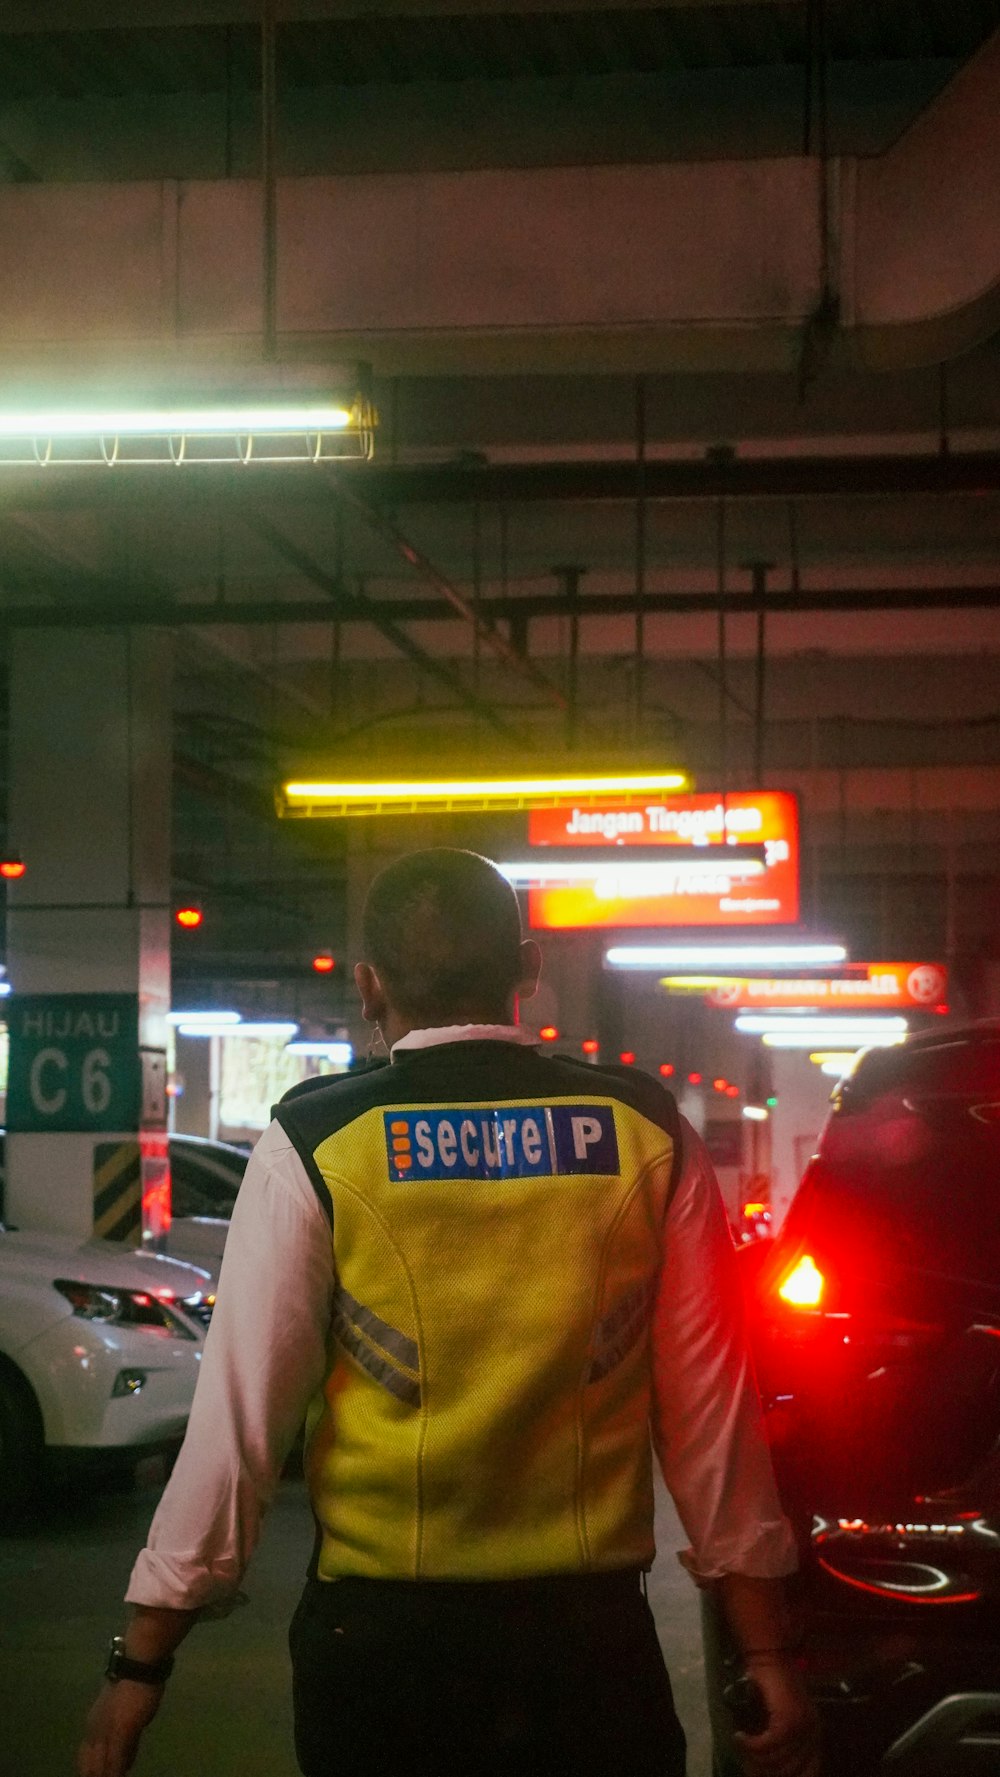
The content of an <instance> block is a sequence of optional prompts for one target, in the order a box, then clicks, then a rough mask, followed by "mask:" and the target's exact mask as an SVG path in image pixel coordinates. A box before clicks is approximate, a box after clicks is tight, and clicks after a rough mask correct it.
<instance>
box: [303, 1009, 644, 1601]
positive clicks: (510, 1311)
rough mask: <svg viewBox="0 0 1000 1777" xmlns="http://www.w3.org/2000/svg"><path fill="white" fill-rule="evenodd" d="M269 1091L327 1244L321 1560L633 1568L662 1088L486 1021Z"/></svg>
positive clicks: (315, 1462)
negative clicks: (482, 1035)
mask: <svg viewBox="0 0 1000 1777" xmlns="http://www.w3.org/2000/svg"><path fill="white" fill-rule="evenodd" d="M625 1074H626V1070H622V1075H623V1076H625ZM277 1114H278V1117H279V1120H280V1121H281V1123H282V1125H283V1127H284V1128H285V1129H286V1131H287V1133H288V1134H289V1135H290V1137H291V1139H292V1140H293V1141H294V1143H295V1145H296V1147H297V1148H298V1150H299V1152H300V1154H301V1155H302V1158H303V1159H304V1161H305V1163H306V1166H307V1170H308V1171H309V1173H310V1176H311V1177H312V1179H313V1182H314V1185H315V1187H316V1189H317V1192H318V1193H319V1196H320V1201H321V1203H322V1204H323V1207H324V1209H325V1211H326V1213H327V1214H328V1216H329V1218H330V1221H331V1225H332V1234H333V1245H334V1256H335V1267H336V1289H335V1298H334V1311H333V1321H332V1326H331V1337H330V1347H329V1368H328V1372H327V1376H326V1381H325V1385H324V1388H323V1391H322V1398H321V1399H320V1400H319V1401H318V1402H317V1403H316V1405H315V1409H314V1412H313V1414H312V1415H311V1422H310V1427H309V1435H308V1440H307V1448H306V1473H307V1477H308V1482H309V1488H310V1493H311V1497H312V1504H313V1510H314V1512H315V1515H316V1519H317V1523H318V1526H319V1531H320V1544H319V1550H318V1556H317V1567H316V1571H317V1573H318V1575H319V1577H320V1578H322V1579H335V1578H338V1577H340V1576H342V1575H346V1574H351V1575H367V1576H371V1577H379V1578H399V1579H511V1578H518V1577H524V1576H529V1575H542V1574H556V1573H580V1572H590V1571H604V1570H608V1569H614V1568H622V1567H629V1566H635V1567H645V1566H648V1565H649V1563H650V1562H651V1560H652V1558H653V1553H654V1546H653V1498H652V1465H651V1455H650V1437H649V1416H650V1379H649V1363H648V1352H647V1345H648V1339H647V1329H648V1321H649V1312H650V1308H651V1305H652V1301H653V1296H654V1292H655V1288H656V1282H657V1277H658V1274H659V1269H660V1263H661V1254H662V1238H663V1234H662V1231H663V1221H664V1214H665V1210H666V1206H667V1202H668V1199H669V1193H670V1188H671V1180H672V1177H673V1172H674V1163H675V1157H676V1154H677V1114H676V1109H675V1107H674V1104H673V1100H672V1099H671V1098H670V1096H669V1094H667V1093H666V1092H665V1091H663V1089H662V1088H661V1087H660V1086H659V1085H658V1084H657V1082H655V1081H653V1080H651V1079H649V1078H648V1077H647V1076H645V1075H641V1074H639V1075H637V1074H635V1073H634V1071H633V1070H628V1072H627V1077H619V1076H618V1074H617V1073H616V1072H613V1071H611V1070H608V1071H604V1070H598V1069H594V1068H590V1067H585V1066H582V1065H577V1064H575V1063H573V1062H566V1061H561V1060H560V1059H558V1058H551V1057H548V1056H541V1055H538V1054H536V1053H535V1052H534V1051H533V1050H530V1049H528V1048H525V1047H521V1046H519V1045H515V1044H510V1043H502V1042H496V1041H484V1042H474V1043H460V1044H448V1045H442V1046H440V1047H437V1048H432V1049H425V1050H417V1051H412V1052H408V1053H406V1056H405V1059H403V1058H402V1057H401V1058H400V1060H399V1061H397V1062H395V1063H393V1065H392V1066H391V1067H387V1068H383V1069H380V1070H378V1071H376V1072H373V1073H370V1074H366V1075H362V1076H357V1077H353V1078H348V1079H346V1080H342V1081H337V1082H333V1083H330V1084H325V1085H323V1086H322V1087H321V1088H320V1089H318V1090H316V1091H312V1092H309V1093H306V1094H301V1095H298V1096H293V1097H292V1098H291V1099H290V1100H286V1101H285V1103H284V1104H283V1105H282V1106H280V1107H279V1109H278V1113H277Z"/></svg>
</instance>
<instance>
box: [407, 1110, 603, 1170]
mask: <svg viewBox="0 0 1000 1777" xmlns="http://www.w3.org/2000/svg"><path fill="white" fill-rule="evenodd" d="M384 1122H385V1147H386V1161H387V1165H388V1169H389V1177H390V1178H391V1179H395V1180H397V1181H401V1180H403V1179H413V1178H417V1179H420V1178H423V1179H445V1178H455V1179H472V1178H479V1179H502V1178H551V1177H558V1176H560V1175H563V1174H568V1173H590V1174H593V1173H606V1174H614V1173H617V1172H618V1170H619V1166H618V1138H617V1135H616V1133H615V1117H614V1111H613V1110H612V1109H611V1107H610V1105H594V1104H552V1105H527V1106H525V1105H516V1106H514V1105H512V1106H510V1107H509V1108H508V1107H507V1106H500V1107H497V1108H491V1109H488V1110H477V1109H475V1108H474V1107H463V1106H461V1105H456V1106H454V1107H449V1108H448V1109H442V1110H435V1111H386V1112H385V1113H384Z"/></svg>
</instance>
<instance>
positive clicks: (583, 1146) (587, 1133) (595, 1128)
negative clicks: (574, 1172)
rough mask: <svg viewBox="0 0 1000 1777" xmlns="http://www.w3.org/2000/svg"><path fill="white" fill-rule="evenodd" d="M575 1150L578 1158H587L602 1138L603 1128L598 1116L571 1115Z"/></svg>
mask: <svg viewBox="0 0 1000 1777" xmlns="http://www.w3.org/2000/svg"><path fill="white" fill-rule="evenodd" d="M570 1125H571V1127H572V1130H573V1152H574V1154H575V1155H576V1157H577V1159H578V1160H586V1158H587V1155H588V1153H589V1152H590V1150H591V1148H592V1147H594V1146H595V1145H596V1144H597V1143H598V1142H599V1141H600V1139H601V1135H602V1133H603V1132H602V1130H601V1125H600V1122H599V1121H598V1119H597V1118H596V1117H571V1118H570Z"/></svg>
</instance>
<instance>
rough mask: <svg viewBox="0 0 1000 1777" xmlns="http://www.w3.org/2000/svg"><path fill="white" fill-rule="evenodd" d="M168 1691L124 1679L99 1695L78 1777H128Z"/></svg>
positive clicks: (78, 1759) (81, 1752)
mask: <svg viewBox="0 0 1000 1777" xmlns="http://www.w3.org/2000/svg"><path fill="white" fill-rule="evenodd" d="M164 1689H165V1687H164V1686H163V1685H162V1684H138V1683H136V1681H135V1680H134V1679H131V1678H120V1679H119V1680H118V1682H117V1683H116V1684H105V1685H104V1687H103V1689H102V1690H101V1691H100V1692H99V1693H98V1697H97V1701H96V1702H95V1704H94V1706H93V1708H92V1709H91V1711H90V1714H89V1715H88V1717H87V1723H86V1726H85V1728H84V1730H83V1739H82V1740H81V1742H80V1747H79V1751H78V1752H77V1755H76V1770H77V1777H125V1773H126V1771H130V1770H131V1769H132V1766H133V1765H134V1763H135V1755H136V1753H137V1752H138V1750H139V1741H140V1739H141V1737H142V1734H143V1731H144V1729H146V1728H148V1726H149V1724H150V1722H151V1721H152V1719H153V1717H154V1715H155V1714H156V1711H157V1710H158V1709H159V1707H160V1703H161V1701H162V1698H163V1692H164Z"/></svg>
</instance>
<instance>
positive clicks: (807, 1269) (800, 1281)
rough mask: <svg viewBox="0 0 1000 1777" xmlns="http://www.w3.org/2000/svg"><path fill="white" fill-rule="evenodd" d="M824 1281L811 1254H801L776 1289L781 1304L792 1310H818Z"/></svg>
mask: <svg viewBox="0 0 1000 1777" xmlns="http://www.w3.org/2000/svg"><path fill="white" fill-rule="evenodd" d="M825 1285H826V1279H825V1277H824V1276H823V1273H822V1271H820V1270H819V1268H818V1266H817V1264H816V1261H815V1259H814V1258H813V1257H812V1254H811V1253H803V1255H802V1257H801V1259H800V1260H799V1261H798V1264H796V1265H793V1267H792V1269H791V1271H789V1272H788V1275H787V1276H786V1277H785V1278H784V1280H783V1281H782V1283H781V1285H780V1286H779V1289H778V1294H779V1296H780V1297H781V1300H782V1301H783V1302H790V1303H791V1305H792V1307H793V1308H818V1307H819V1305H820V1302H821V1301H822V1300H823V1290H824V1287H825Z"/></svg>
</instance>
